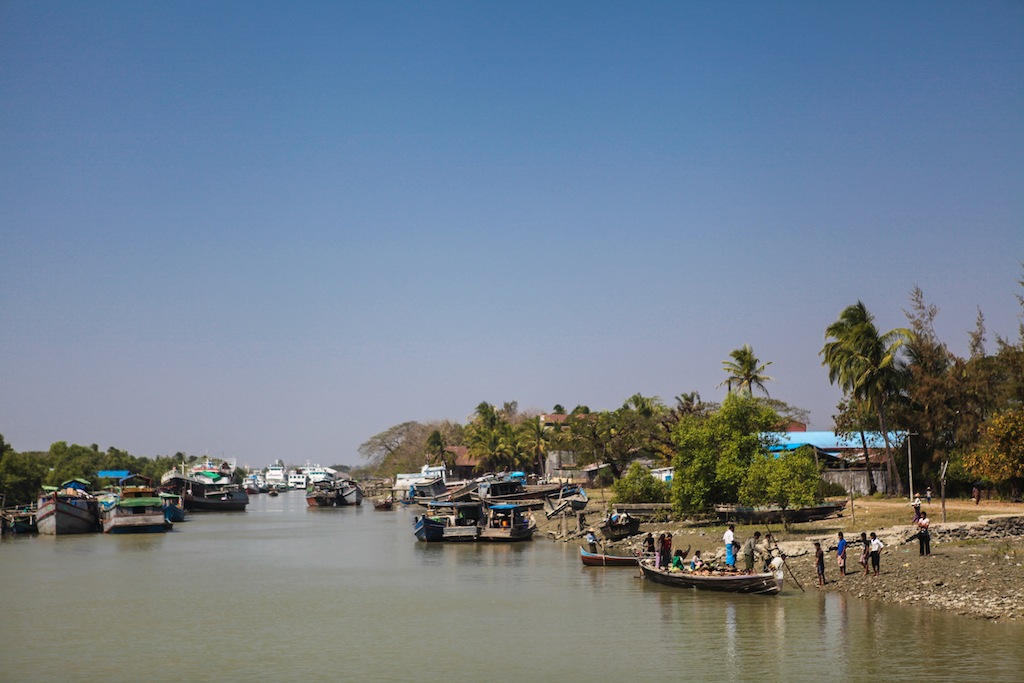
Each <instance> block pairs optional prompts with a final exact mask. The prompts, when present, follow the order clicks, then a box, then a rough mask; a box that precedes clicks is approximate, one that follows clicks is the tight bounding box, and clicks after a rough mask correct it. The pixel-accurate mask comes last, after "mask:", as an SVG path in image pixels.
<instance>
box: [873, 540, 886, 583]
mask: <svg viewBox="0 0 1024 683" xmlns="http://www.w3.org/2000/svg"><path fill="white" fill-rule="evenodd" d="M884 547H885V544H884V543H882V541H881V540H880V539H879V538H878V536H876V535H875V532H874V531H872V532H871V546H870V548H871V570H872V571H873V572H874V574H875V576H878V569H879V567H880V565H881V564H882V548H884Z"/></svg>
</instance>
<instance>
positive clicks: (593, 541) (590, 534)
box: [586, 529, 597, 553]
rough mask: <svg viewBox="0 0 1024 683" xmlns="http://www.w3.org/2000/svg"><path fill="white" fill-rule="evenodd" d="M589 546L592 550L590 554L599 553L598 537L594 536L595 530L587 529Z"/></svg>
mask: <svg viewBox="0 0 1024 683" xmlns="http://www.w3.org/2000/svg"><path fill="white" fill-rule="evenodd" d="M586 538H587V546H588V547H589V548H590V552H592V553H596V552H597V536H595V535H594V530H593V529H587V537H586Z"/></svg>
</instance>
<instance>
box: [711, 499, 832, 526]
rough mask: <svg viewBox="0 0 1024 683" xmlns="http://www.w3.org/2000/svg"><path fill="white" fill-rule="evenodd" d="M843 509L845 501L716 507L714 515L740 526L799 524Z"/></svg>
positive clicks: (825, 517) (825, 516) (823, 517)
mask: <svg viewBox="0 0 1024 683" xmlns="http://www.w3.org/2000/svg"><path fill="white" fill-rule="evenodd" d="M845 507H846V501H845V500H843V501H837V502H828V503H822V504H820V505H808V506H805V507H798V508H788V509H786V508H780V507H777V506H774V505H771V506H763V507H762V506H753V507H744V506H740V505H716V506H715V513H716V514H717V515H718V518H719V519H720V520H722V521H723V522H739V523H740V524H771V523H779V522H790V523H799V522H813V521H816V520H819V519H827V518H828V517H831V516H832V515H835V514H838V513H840V512H841V511H842V510H843V508H845Z"/></svg>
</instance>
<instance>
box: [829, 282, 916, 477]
mask: <svg viewBox="0 0 1024 683" xmlns="http://www.w3.org/2000/svg"><path fill="white" fill-rule="evenodd" d="M912 337H913V334H912V333H911V331H910V330H908V329H906V328H896V329H893V330H890V331H888V332H886V333H885V334H881V333H879V331H878V328H877V327H875V322H874V316H872V315H871V313H869V312H868V310H867V307H866V306H864V304H863V303H862V302H860V301H858V302H857V303H856V304H853V305H851V306H847V307H846V308H845V309H843V312H842V313H841V314H840V315H839V319H838V320H837V321H836V322H834V323H832V324H831V325H829V326H828V328H826V330H825V338H826V340H827V341H826V342H825V346H824V347H823V348H822V349H821V352H820V353H821V356H822V357H823V360H822V365H825V366H826V367H828V370H829V372H828V379H829V382H830V383H832V384H836V383H838V384H839V385H840V386H841V387H842V389H843V391H844V392H846V393H848V394H849V395H851V396H853V397H855V398H858V399H861V400H863V401H865V402H866V403H867V404H868V405H870V406H871V408H872V410H873V411H874V412H875V413H876V414H877V415H878V424H879V427H880V429H881V432H882V438H883V439H884V440H885V451H886V466H887V469H888V475H889V481H890V482H893V483H895V487H896V492H897V493H898V494H902V493H903V480H902V479H901V477H900V473H899V470H898V469H897V468H896V462H895V459H894V457H893V452H892V444H890V442H889V420H888V408H889V405H890V403H891V402H892V401H893V400H894V399H895V398H897V397H898V396H899V395H900V392H901V390H902V388H903V387H904V385H905V384H906V377H907V374H906V369H905V365H904V363H903V360H902V358H901V357H900V350H901V349H902V348H903V345H904V344H905V343H906V342H908V341H909V340H911V339H912Z"/></svg>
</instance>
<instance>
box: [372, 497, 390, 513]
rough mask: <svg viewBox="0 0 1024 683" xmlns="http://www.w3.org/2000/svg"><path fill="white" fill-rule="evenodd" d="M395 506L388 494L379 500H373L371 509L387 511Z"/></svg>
mask: <svg viewBox="0 0 1024 683" xmlns="http://www.w3.org/2000/svg"><path fill="white" fill-rule="evenodd" d="M394 507H395V501H394V500H393V499H392V498H391V496H388V497H387V498H381V499H380V500H375V501H373V509H374V510H381V511H387V510H391V509H392V508H394Z"/></svg>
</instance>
